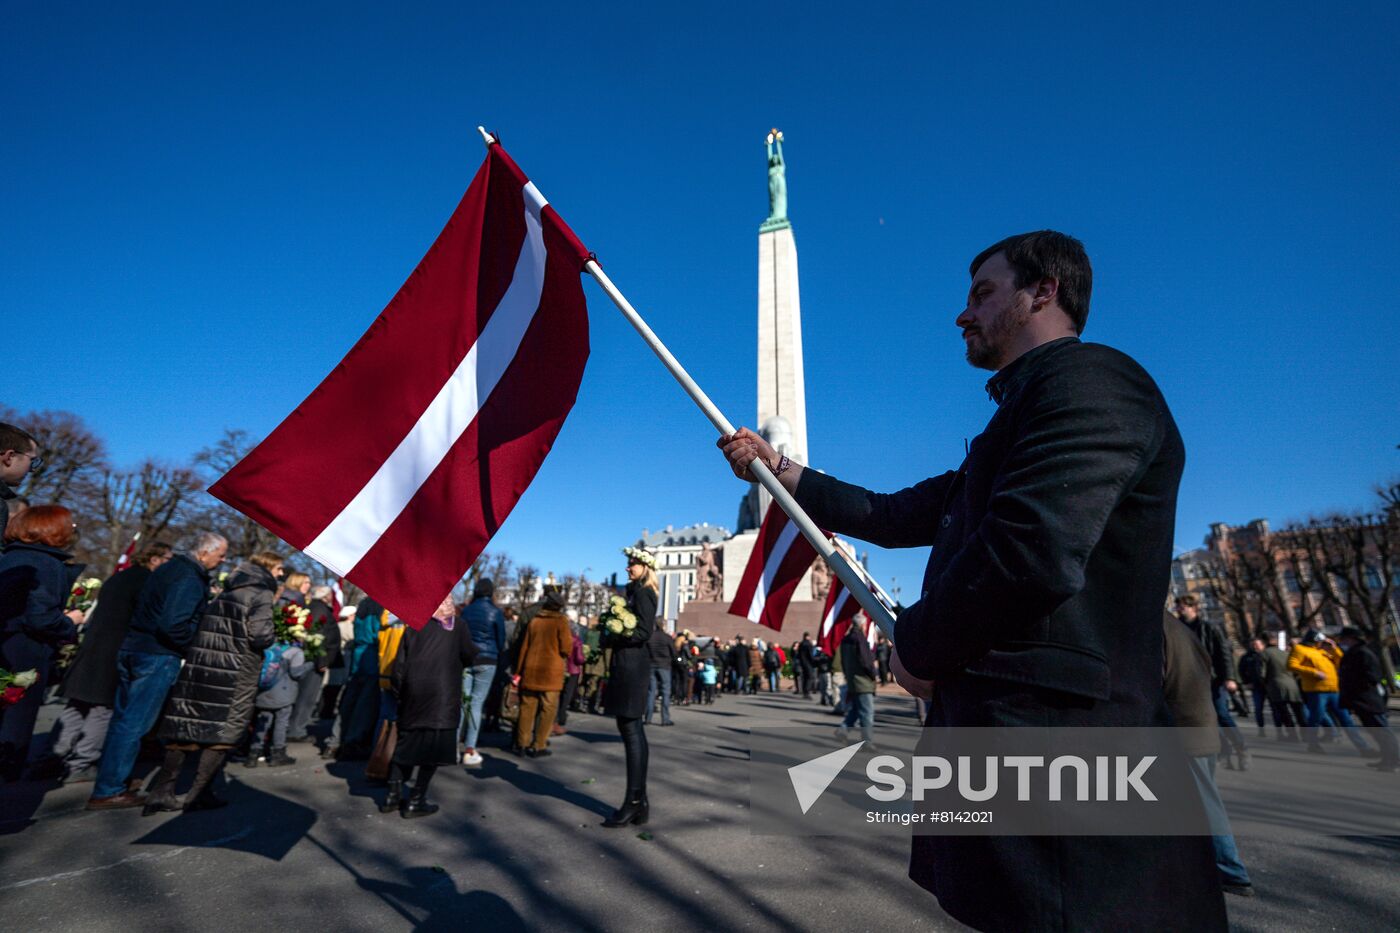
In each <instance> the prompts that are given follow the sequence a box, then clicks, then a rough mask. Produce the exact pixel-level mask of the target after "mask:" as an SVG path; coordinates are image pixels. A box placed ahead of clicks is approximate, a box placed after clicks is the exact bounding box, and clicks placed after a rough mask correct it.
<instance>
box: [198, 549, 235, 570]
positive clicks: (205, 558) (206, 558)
mask: <svg viewBox="0 0 1400 933" xmlns="http://www.w3.org/2000/svg"><path fill="white" fill-rule="evenodd" d="M227 556H228V545H227V544H221V545H219V546H218V547H216V548H215V549H214V550H212V551H205V552H204V553H202V554H200V555H199V562H200V564H201V565H203V567H204V569H205V570H213V569H214V568H215V567H217V566H219V565H220V564H222V563H223V562H224V558H225V557H227Z"/></svg>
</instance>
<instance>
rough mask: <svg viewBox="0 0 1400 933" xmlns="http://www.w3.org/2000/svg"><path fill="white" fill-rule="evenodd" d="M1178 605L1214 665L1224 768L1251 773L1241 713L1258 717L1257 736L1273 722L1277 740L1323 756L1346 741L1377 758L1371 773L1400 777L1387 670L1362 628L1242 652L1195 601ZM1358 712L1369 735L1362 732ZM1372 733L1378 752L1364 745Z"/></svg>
mask: <svg viewBox="0 0 1400 933" xmlns="http://www.w3.org/2000/svg"><path fill="white" fill-rule="evenodd" d="M1175 606H1176V615H1177V617H1178V618H1179V619H1180V620H1181V622H1182V623H1183V624H1185V626H1186V627H1187V628H1188V629H1190V631H1191V632H1192V634H1194V635H1195V636H1196V638H1197V640H1198V641H1199V642H1200V644H1201V647H1202V649H1203V650H1204V651H1205V653H1206V656H1207V658H1208V660H1209V664H1210V675H1211V676H1210V689H1211V700H1212V703H1213V705H1214V709H1215V713H1216V721H1217V724H1218V726H1219V732H1220V752H1219V758H1220V761H1221V762H1222V763H1223V764H1224V765H1225V766H1226V767H1227V768H1230V769H1238V770H1242V771H1243V770H1248V769H1249V768H1250V765H1251V762H1252V760H1253V759H1252V755H1251V753H1250V750H1249V743H1248V741H1247V739H1246V738H1245V735H1244V732H1243V731H1242V730H1241V729H1240V727H1239V724H1238V722H1237V721H1236V719H1235V715H1236V714H1238V715H1240V716H1245V717H1252V718H1253V719H1254V722H1255V725H1256V729H1257V734H1256V737H1257V738H1265V737H1266V736H1268V735H1269V729H1268V725H1267V723H1272V726H1273V737H1274V739H1275V740H1276V741H1279V742H1298V743H1302V744H1303V745H1304V747H1305V748H1306V749H1307V751H1308V752H1310V753H1313V754H1319V755H1320V754H1325V753H1326V752H1327V746H1328V745H1331V744H1334V743H1336V742H1338V741H1339V740H1340V739H1341V738H1342V737H1343V736H1345V737H1346V739H1347V741H1348V742H1349V743H1350V744H1351V746H1352V747H1353V748H1354V749H1355V750H1356V752H1357V753H1358V754H1359V755H1360V756H1361V757H1362V758H1368V759H1374V760H1372V761H1371V762H1369V765H1368V766H1369V767H1372V768H1375V769H1376V770H1379V771H1384V772H1388V773H1396V772H1400V741H1397V739H1396V737H1395V735H1394V733H1392V732H1391V731H1390V729H1389V716H1388V712H1387V705H1388V699H1389V695H1390V693H1389V689H1388V686H1387V679H1386V674H1385V669H1384V666H1383V665H1382V663H1381V659H1380V656H1379V655H1378V654H1377V653H1376V650H1375V649H1374V648H1373V647H1372V646H1371V645H1370V644H1369V642H1368V641H1367V639H1366V637H1365V634H1364V633H1363V632H1362V631H1361V630H1360V629H1358V628H1356V627H1354V626H1345V627H1343V628H1342V629H1341V630H1340V631H1339V632H1338V633H1337V634H1336V637H1335V638H1332V637H1328V636H1327V635H1326V634H1325V633H1324V631H1323V630H1322V629H1321V628H1316V627H1313V628H1309V629H1308V630H1307V631H1306V632H1304V633H1303V634H1302V635H1296V636H1295V635H1285V636H1284V637H1283V638H1282V639H1280V638H1279V633H1273V635H1272V636H1271V637H1270V638H1269V639H1268V640H1267V641H1266V639H1264V638H1254V639H1251V641H1250V643H1249V647H1248V648H1246V649H1245V650H1244V651H1243V652H1237V651H1236V649H1235V648H1234V646H1233V644H1232V643H1231V640H1230V638H1229V636H1228V635H1227V634H1226V633H1225V631H1224V630H1223V629H1222V628H1221V627H1220V626H1219V625H1215V624H1213V623H1209V622H1206V621H1205V619H1204V618H1202V616H1201V611H1200V601H1199V599H1198V598H1197V597H1195V596H1193V595H1189V594H1188V595H1186V596H1182V597H1179V598H1178V599H1176V600H1175ZM1285 645H1286V647H1284V646H1285ZM1266 710H1267V713H1268V716H1267V717H1266V715H1265V713H1266ZM1353 714H1355V716H1356V719H1358V720H1360V725H1361V726H1364V727H1367V728H1368V731H1363V729H1361V728H1358V726H1357V722H1356V720H1353V718H1352V716H1353ZM1247 721H1248V720H1247V719H1246V722H1247ZM1368 734H1369V735H1370V736H1371V738H1372V739H1373V740H1374V742H1375V745H1376V747H1375V748H1372V747H1371V744H1370V743H1368V742H1367V741H1366V735H1368Z"/></svg>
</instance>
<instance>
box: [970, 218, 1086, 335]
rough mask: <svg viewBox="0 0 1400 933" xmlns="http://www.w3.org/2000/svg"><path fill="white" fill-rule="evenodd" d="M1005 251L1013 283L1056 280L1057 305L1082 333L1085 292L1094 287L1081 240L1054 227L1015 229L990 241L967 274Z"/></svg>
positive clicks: (974, 271) (974, 272)
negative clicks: (1018, 230) (1012, 233)
mask: <svg viewBox="0 0 1400 933" xmlns="http://www.w3.org/2000/svg"><path fill="white" fill-rule="evenodd" d="M997 253H1005V254H1006V261H1007V263H1008V264H1009V265H1010V266H1011V268H1012V269H1014V270H1015V271H1016V287H1017V288H1025V287H1027V286H1029V285H1032V284H1034V283H1035V282H1038V281H1040V280H1041V279H1054V280H1055V281H1056V282H1058V283H1059V302H1060V307H1061V308H1063V309H1064V311H1065V313H1066V314H1068V315H1069V319H1070V320H1071V321H1073V322H1074V329H1075V331H1076V332H1078V333H1081V334H1082V333H1084V322H1085V321H1087V320H1088V319H1089V293H1090V292H1091V291H1092V290H1093V287H1094V270H1093V268H1091V267H1090V265H1089V254H1088V253H1086V252H1084V244H1083V243H1080V242H1079V241H1078V240H1076V239H1075V238H1074V237H1072V236H1069V235H1068V234H1064V233H1058V232H1056V231H1054V230H1036V231H1034V232H1032V233H1018V234H1016V235H1015V236H1009V237H1007V238H1006V239H1004V240H1002V241H1000V242H998V243H993V244H992V245H991V246H988V247H987V248H986V249H984V250H982V252H980V253H978V254H977V258H976V259H974V260H972V265H971V266H970V267H969V268H968V275H970V276H975V275H977V270H978V268H980V267H981V265H982V263H984V262H986V261H987V260H988V259H990V258H992V257H993V256H995V255H996V254H997Z"/></svg>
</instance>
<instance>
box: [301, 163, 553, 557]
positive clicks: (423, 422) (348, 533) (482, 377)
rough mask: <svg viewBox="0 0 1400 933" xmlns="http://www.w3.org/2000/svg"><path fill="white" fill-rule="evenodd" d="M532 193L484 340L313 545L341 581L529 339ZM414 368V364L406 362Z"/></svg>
mask: <svg viewBox="0 0 1400 933" xmlns="http://www.w3.org/2000/svg"><path fill="white" fill-rule="evenodd" d="M533 187H534V186H533V185H527V186H526V189H525V241H524V243H522V244H521V247H520V258H519V259H517V260H516V263H515V274H514V276H513V278H512V279H511V282H510V287H509V288H508V289H506V293H505V295H503V296H502V297H501V303H500V304H499V305H497V306H496V310H495V312H494V313H493V314H492V315H491V318H490V320H488V321H487V322H486V327H485V329H484V330H482V332H481V334H480V336H478V337H477V339H476V343H474V344H472V348H471V349H470V350H469V351H467V355H466V357H465V358H463V360H462V362H461V363H460V364H458V366H457V369H456V371H455V372H453V373H452V375H451V376H450V377H448V380H447V383H446V384H445V385H444V386H443V387H442V389H441V390H440V391H439V392H438V394H437V397H436V398H434V399H433V401H432V403H431V404H430V405H429V406H428V408H427V410H426V411H424V412H423V414H422V415H421V416H420V417H419V418H418V423H417V424H415V425H414V426H413V429H412V430H410V431H409V432H408V436H407V437H405V438H404V439H403V441H402V443H400V444H399V446H398V447H397V448H396V449H395V450H394V452H393V453H392V454H390V455H389V458H388V459H387V460H385V461H384V463H383V464H382V465H381V466H380V467H379V469H378V471H376V472H375V474H374V476H373V477H371V478H370V481H369V482H368V483H366V484H365V487H364V488H363V489H361V490H360V491H359V492H358V493H357V494H356V495H355V498H353V499H351V500H350V503H349V504H348V505H346V506H345V508H344V509H343V510H342V511H341V513H340V514H339V515H337V516H336V517H335V518H334V519H332V521H331V523H330V524H329V525H327V526H326V527H325V529H324V530H323V531H322V532H321V533H320V534H319V535H317V536H316V540H315V541H312V542H311V543H310V544H309V545H307V547H306V553H307V554H308V555H309V556H310V557H312V558H313V559H315V560H317V561H320V562H321V563H322V564H324V565H325V566H327V567H329V568H330V569H331V570H332V571H334V572H335V573H336V574H338V575H340V576H344V575H346V574H347V573H349V572H350V571H351V570H353V569H354V567H355V565H356V564H358V563H359V562H360V560H361V559H362V558H363V557H364V556H365V554H366V553H367V552H368V551H369V549H370V548H372V547H373V546H374V544H375V542H376V541H378V540H379V538H380V536H381V535H383V534H384V532H385V531H387V530H388V528H389V526H390V525H391V524H393V522H394V519H396V518H398V517H399V513H401V512H402V511H403V510H404V509H405V508H406V507H407V506H408V503H409V502H410V501H411V500H412V499H413V497H414V495H416V494H417V492H418V489H419V488H420V487H421V486H422V485H423V483H424V482H426V481H427V479H428V477H429V476H430V475H432V472H433V471H434V470H436V469H437V467H438V464H440V463H442V460H443V458H444V457H446V456H447V453H448V451H450V450H451V449H452V445H453V444H455V443H457V439H458V438H460V437H461V436H462V432H463V431H465V430H466V429H467V428H468V427H469V426H470V425H471V423H472V422H473V421H474V420H476V416H477V413H478V412H480V411H481V408H482V406H483V405H485V404H486V402H487V400H488V399H489V398H490V397H491V392H492V390H493V389H495V388H496V383H498V382H500V380H501V377H502V376H503V375H505V372H506V369H507V368H509V366H510V364H511V361H512V360H514V359H515V354H516V352H517V351H518V350H519V349H520V342H521V341H522V340H524V339H525V331H526V330H527V329H529V327H530V322H531V321H532V320H533V319H534V316H535V310H536V309H537V308H538V307H539V304H540V296H541V294H542V293H543V291H544V269H545V260H546V255H545V246H544V231H543V229H542V227H541V226H540V209H541V208H542V207H543V206H544V203H545V202H544V198H542V197H540V196H539V192H537V191H536V192H533V193H532V191H531V189H533ZM404 363H405V365H411V364H412V361H411V360H405V361H404Z"/></svg>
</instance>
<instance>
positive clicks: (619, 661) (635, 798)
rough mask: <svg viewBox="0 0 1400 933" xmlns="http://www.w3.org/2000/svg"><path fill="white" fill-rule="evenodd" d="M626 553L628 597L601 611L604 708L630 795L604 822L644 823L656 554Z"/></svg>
mask: <svg viewBox="0 0 1400 933" xmlns="http://www.w3.org/2000/svg"><path fill="white" fill-rule="evenodd" d="M622 553H623V554H625V555H626V556H627V579H628V583H627V590H626V597H625V598H621V597H613V600H612V603H611V605H609V607H608V609H607V611H605V612H604V613H603V614H602V617H601V622H602V627H603V632H604V637H605V638H606V639H607V640H608V643H609V644H610V646H611V647H612V664H611V665H610V666H609V668H608V683H607V687H606V692H605V693H604V694H603V711H604V712H605V713H606V714H607V715H609V716H614V717H616V718H617V731H618V732H620V733H621V734H622V745H623V749H624V750H625V752H626V756H627V797H626V799H625V800H623V802H622V806H621V807H619V808H618V809H617V810H616V811H615V812H614V813H613V815H612V816H610V817H608V819H607V820H606V821H605V822H604V823H603V825H604V826H609V827H617V826H626V825H628V824H630V823H636V824H638V825H640V824H642V823H645V822H646V821H647V818H648V816H649V805H648V803H647V737H646V732H645V731H643V728H642V717H643V716H644V715H646V702H647V686H648V684H649V683H650V682H651V656H650V654H649V653H648V652H647V640H648V639H650V638H651V633H652V632H653V631H654V630H655V628H656V607H657V602H658V596H657V593H658V591H659V590H660V586H659V585H658V584H657V580H656V558H655V557H653V556H652V555H651V554H649V553H647V552H646V551H644V550H642V549H641V548H635V547H628V548H623V549H622Z"/></svg>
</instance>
